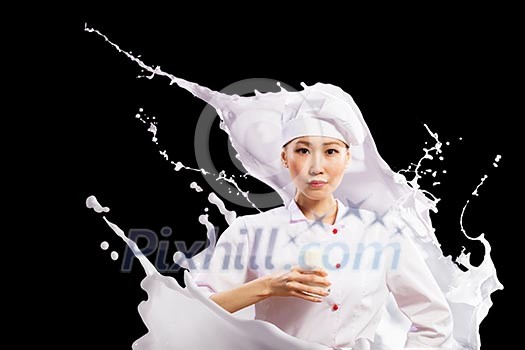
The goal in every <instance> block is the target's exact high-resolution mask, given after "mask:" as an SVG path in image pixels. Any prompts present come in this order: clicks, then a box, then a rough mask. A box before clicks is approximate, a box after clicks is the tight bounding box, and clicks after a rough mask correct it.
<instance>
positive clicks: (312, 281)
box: [267, 266, 331, 302]
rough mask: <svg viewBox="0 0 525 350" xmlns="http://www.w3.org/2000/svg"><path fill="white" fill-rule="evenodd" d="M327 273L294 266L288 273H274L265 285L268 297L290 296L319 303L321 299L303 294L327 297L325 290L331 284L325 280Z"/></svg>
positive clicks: (317, 269) (323, 270)
mask: <svg viewBox="0 0 525 350" xmlns="http://www.w3.org/2000/svg"><path fill="white" fill-rule="evenodd" d="M327 275H328V273H327V272H326V270H325V269H323V268H320V267H319V268H316V269H313V270H307V269H303V268H301V267H299V266H294V267H292V268H291V269H290V271H288V272H284V273H282V272H280V273H275V274H272V275H269V276H268V280H267V285H268V289H269V295H270V296H292V297H297V298H301V299H304V300H308V301H313V302H321V301H323V299H321V298H319V297H315V296H311V295H308V294H304V292H307V293H311V294H315V295H318V296H327V295H328V294H329V293H328V292H327V290H326V288H327V287H328V286H330V285H331V283H330V282H329V281H328V280H327V279H326V276H327Z"/></svg>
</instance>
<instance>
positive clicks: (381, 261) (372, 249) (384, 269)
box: [195, 200, 452, 349]
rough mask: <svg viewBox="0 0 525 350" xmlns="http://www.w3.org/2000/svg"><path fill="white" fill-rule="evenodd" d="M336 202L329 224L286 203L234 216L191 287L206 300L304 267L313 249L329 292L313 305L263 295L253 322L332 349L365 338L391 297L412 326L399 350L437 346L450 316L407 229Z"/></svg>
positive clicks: (398, 222) (447, 333) (370, 334)
mask: <svg viewBox="0 0 525 350" xmlns="http://www.w3.org/2000/svg"><path fill="white" fill-rule="evenodd" d="M337 204H338V211H337V217H336V220H335V223H334V224H333V225H329V224H326V223H325V224H324V225H321V221H315V220H309V219H307V218H306V217H305V216H304V214H303V213H302V211H301V210H300V209H299V207H298V206H297V204H296V202H295V201H294V200H291V201H290V202H289V204H288V205H287V206H281V207H278V208H275V209H272V210H269V211H266V212H263V213H259V214H254V215H247V216H243V217H238V218H237V219H235V221H234V222H233V223H232V224H231V225H230V227H229V228H228V229H226V230H225V231H224V232H223V233H222V235H221V236H220V237H219V239H218V241H217V245H216V249H215V252H214V253H213V256H211V259H210V260H209V266H203V268H202V269H201V271H199V273H198V274H197V275H196V277H195V282H196V284H197V285H198V286H199V287H200V288H201V289H202V290H204V291H205V292H206V293H208V296H210V295H211V294H213V293H216V292H221V291H225V290H229V289H232V288H234V287H237V286H240V285H241V284H243V283H246V282H249V281H251V280H253V279H256V278H258V277H261V276H264V275H267V274H271V273H275V272H278V271H282V272H284V271H288V270H289V269H290V267H292V266H296V265H304V260H301V259H304V252H305V250H306V249H308V248H311V247H316V248H320V249H321V251H322V252H323V268H324V269H325V270H326V271H327V272H328V276H327V278H328V280H329V281H330V282H331V286H330V289H331V292H330V295H329V296H327V297H324V301H323V302H320V303H316V302H311V301H307V300H303V299H300V298H296V297H280V296H279V297H276V296H274V297H270V298H267V299H265V300H263V301H261V302H258V303H256V304H255V305H254V306H255V319H258V320H264V321H268V322H270V323H273V324H275V325H276V326H277V327H279V328H280V329H281V330H283V331H284V332H286V333H288V334H290V335H292V336H295V337H298V338H301V339H305V340H309V341H313V342H317V343H320V344H323V345H326V346H328V347H331V348H334V349H335V348H345V347H352V346H354V344H355V342H356V340H357V339H359V338H367V339H369V340H370V341H373V339H374V333H375V330H376V328H377V325H378V323H379V321H380V319H381V315H382V312H381V311H382V306H383V304H384V303H385V301H386V298H387V296H388V295H389V292H392V294H393V296H394V297H395V299H396V301H397V304H398V306H399V308H400V310H401V311H402V312H403V313H404V314H405V315H407V316H408V318H409V319H410V320H411V321H412V324H413V326H414V327H415V329H417V331H412V332H409V333H408V335H407V342H406V347H419V348H425V349H426V348H432V347H434V348H439V347H440V345H441V344H442V343H443V342H445V341H446V340H447V339H448V338H449V337H450V336H451V333H452V317H451V312H450V309H449V307H448V304H447V301H446V299H445V297H444V296H443V293H442V292H441V290H440V288H439V286H438V284H437V283H436V281H435V279H434V277H433V275H432V274H431V272H430V270H429V269H428V267H427V265H426V263H425V261H424V259H423V257H422V256H421V254H420V252H419V251H418V249H417V248H416V246H415V245H414V243H413V242H412V241H411V239H410V238H409V237H408V235H407V230H410V228H409V227H408V226H406V224H404V223H403V222H402V221H401V220H400V219H399V218H398V217H397V216H396V215H395V214H393V213H392V212H388V213H387V214H385V215H383V216H382V217H381V216H378V215H376V214H375V213H374V212H371V211H368V210H364V209H353V208H352V209H349V208H347V207H346V206H345V205H344V204H343V203H342V202H341V201H339V200H337Z"/></svg>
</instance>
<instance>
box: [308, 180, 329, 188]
mask: <svg viewBox="0 0 525 350" xmlns="http://www.w3.org/2000/svg"><path fill="white" fill-rule="evenodd" d="M308 184H309V185H310V187H313V188H321V187H323V186H324V185H326V184H327V182H326V181H316V180H314V181H309V182H308Z"/></svg>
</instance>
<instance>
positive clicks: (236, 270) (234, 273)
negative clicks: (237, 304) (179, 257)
mask: <svg viewBox="0 0 525 350" xmlns="http://www.w3.org/2000/svg"><path fill="white" fill-rule="evenodd" d="M249 253H250V249H249V239H248V230H247V227H246V224H245V221H244V219H243V218H242V217H238V218H236V219H235V220H234V221H233V222H232V223H231V225H230V226H229V227H228V228H227V229H226V230H225V231H224V232H223V233H222V234H221V235H220V236H219V239H218V241H217V244H216V245H215V250H214V252H213V254H210V255H209V256H208V257H206V258H205V260H204V264H203V266H202V268H201V270H200V271H199V272H198V274H197V276H196V277H195V279H194V280H195V283H196V284H197V286H199V287H201V288H200V289H201V290H202V291H203V292H204V293H205V294H206V295H207V296H208V297H209V296H211V295H212V294H214V293H217V292H222V291H225V290H229V289H232V288H234V287H237V286H240V285H242V284H244V283H246V282H249V281H250V280H251V279H253V278H254V276H253V274H252V273H250V272H252V271H251V270H249V268H248V261H249V257H248V255H249ZM206 262H208V263H206Z"/></svg>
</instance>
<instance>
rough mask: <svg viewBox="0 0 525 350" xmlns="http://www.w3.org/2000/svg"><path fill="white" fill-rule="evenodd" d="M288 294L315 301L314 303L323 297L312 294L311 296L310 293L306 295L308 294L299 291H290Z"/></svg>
mask: <svg viewBox="0 0 525 350" xmlns="http://www.w3.org/2000/svg"><path fill="white" fill-rule="evenodd" d="M290 294H291V295H292V296H294V297H298V298H301V299H304V300H308V301H313V302H316V303H319V302H321V301H323V299H321V298H317V297H314V296H311V295H308V294H304V293H301V292H296V291H292V292H291V293H290Z"/></svg>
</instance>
